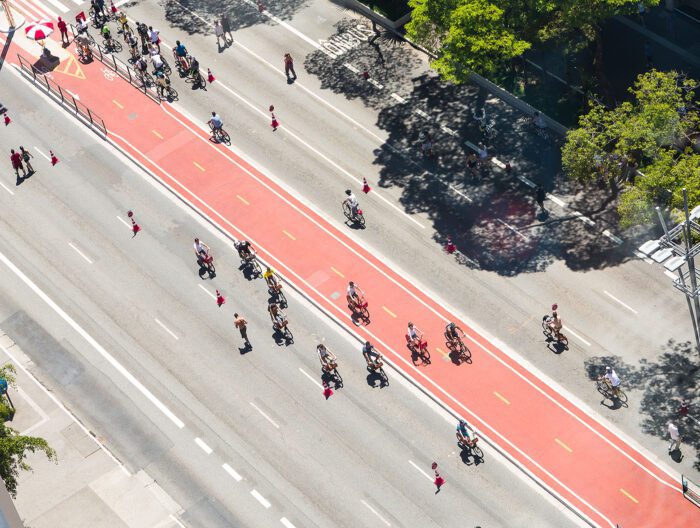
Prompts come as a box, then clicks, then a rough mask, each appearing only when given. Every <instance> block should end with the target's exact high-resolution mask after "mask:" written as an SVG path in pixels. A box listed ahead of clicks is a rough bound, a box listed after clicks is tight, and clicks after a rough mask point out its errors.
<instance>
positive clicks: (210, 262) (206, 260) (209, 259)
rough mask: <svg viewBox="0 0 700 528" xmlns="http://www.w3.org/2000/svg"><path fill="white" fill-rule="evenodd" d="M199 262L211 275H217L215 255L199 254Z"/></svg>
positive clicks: (201, 267)
mask: <svg viewBox="0 0 700 528" xmlns="http://www.w3.org/2000/svg"><path fill="white" fill-rule="evenodd" d="M197 264H198V265H199V268H200V270H202V269H203V270H206V271H207V272H208V273H209V275H210V276H213V275H216V268H215V267H214V256H213V255H210V254H208V253H207V254H206V255H204V256H202V255H197Z"/></svg>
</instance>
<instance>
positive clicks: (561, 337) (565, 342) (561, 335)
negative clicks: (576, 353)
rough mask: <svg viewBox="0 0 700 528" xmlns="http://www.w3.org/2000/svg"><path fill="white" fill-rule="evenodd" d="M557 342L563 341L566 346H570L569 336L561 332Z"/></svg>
mask: <svg viewBox="0 0 700 528" xmlns="http://www.w3.org/2000/svg"><path fill="white" fill-rule="evenodd" d="M557 342H559V343H561V344H562V345H564V346H565V347H568V346H569V338H568V337H566V336H565V335H564V334H562V333H560V334H559V337H558V338H557Z"/></svg>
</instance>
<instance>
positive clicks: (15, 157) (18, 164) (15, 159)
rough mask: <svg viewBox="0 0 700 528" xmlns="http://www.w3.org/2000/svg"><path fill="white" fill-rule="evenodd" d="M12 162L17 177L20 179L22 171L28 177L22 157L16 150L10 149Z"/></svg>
mask: <svg viewBox="0 0 700 528" xmlns="http://www.w3.org/2000/svg"><path fill="white" fill-rule="evenodd" d="M10 161H11V162H12V168H13V169H15V176H17V177H18V178H19V171H20V169H22V175H23V176H26V175H27V171H25V170H24V165H22V155H21V154H20V153H19V152H15V149H10Z"/></svg>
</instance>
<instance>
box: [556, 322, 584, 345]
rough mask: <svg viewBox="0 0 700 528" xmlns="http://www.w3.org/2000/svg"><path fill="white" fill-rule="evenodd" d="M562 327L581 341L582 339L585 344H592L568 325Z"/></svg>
mask: <svg viewBox="0 0 700 528" xmlns="http://www.w3.org/2000/svg"><path fill="white" fill-rule="evenodd" d="M562 328H563V329H564V330H566V331H567V332H568V333H569V334H571V335H572V336H574V337H575V338H576V339H578V340H579V341H581V342H582V343H583V344H584V345H586V346H591V344H590V343H589V342H588V341H586V340H585V339H584V338H582V337H581V336H580V335H578V334H577V333H576V332H574V331H573V330H572V329H571V328H569V327H568V326H566V325H562Z"/></svg>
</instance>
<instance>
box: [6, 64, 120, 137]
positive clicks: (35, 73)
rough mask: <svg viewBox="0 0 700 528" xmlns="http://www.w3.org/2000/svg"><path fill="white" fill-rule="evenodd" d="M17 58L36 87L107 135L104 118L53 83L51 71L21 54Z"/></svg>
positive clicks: (23, 70)
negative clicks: (58, 100) (38, 65)
mask: <svg viewBox="0 0 700 528" xmlns="http://www.w3.org/2000/svg"><path fill="white" fill-rule="evenodd" d="M17 58H18V59H19V64H20V68H21V70H22V72H23V73H24V74H26V75H27V76H29V77H31V78H32V79H33V80H34V83H35V84H36V85H38V86H41V87H42V88H44V89H46V91H47V92H48V93H49V94H50V95H53V96H55V97H57V98H60V103H61V105H63V106H64V107H66V108H68V109H70V110H73V111H74V112H75V115H76V117H78V118H79V119H82V120H83V121H84V122H85V123H86V124H88V125H90V127H91V128H93V129H95V130H97V131H98V132H99V133H100V134H102V135H103V136H106V135H107V127H106V126H105V122H104V121H103V120H102V118H101V117H100V116H99V115H97V114H96V113H95V112H93V111H92V110H90V109H89V108H88V107H87V106H85V105H84V104H83V103H81V102H80V101H78V100H77V99H76V98H75V97H74V96H73V94H71V93H70V92H69V91H68V90H66V89H64V88H61V86H60V85H59V84H58V83H56V82H55V81H52V80H51V79H50V78H49V77H48V75H47V73H50V70H47V69H40V68H37V67H36V66H34V64H32V63H31V62H30V61H29V60H27V59H26V58H24V57H22V55H20V54H19V53H18V54H17Z"/></svg>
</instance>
